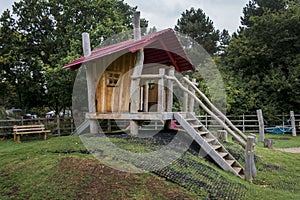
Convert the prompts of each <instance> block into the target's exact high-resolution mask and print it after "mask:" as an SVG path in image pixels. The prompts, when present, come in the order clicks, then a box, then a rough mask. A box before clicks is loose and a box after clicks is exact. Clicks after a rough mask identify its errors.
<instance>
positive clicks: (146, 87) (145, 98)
mask: <svg viewBox="0 0 300 200" xmlns="http://www.w3.org/2000/svg"><path fill="white" fill-rule="evenodd" d="M148 111H149V81H146V84H145V96H144V112H148Z"/></svg>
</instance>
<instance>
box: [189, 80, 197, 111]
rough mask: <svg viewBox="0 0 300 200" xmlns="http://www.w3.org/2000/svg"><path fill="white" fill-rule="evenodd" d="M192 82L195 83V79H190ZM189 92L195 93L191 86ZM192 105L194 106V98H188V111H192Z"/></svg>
mask: <svg viewBox="0 0 300 200" xmlns="http://www.w3.org/2000/svg"><path fill="white" fill-rule="evenodd" d="M192 83H193V84H196V83H197V82H196V79H195V78H193V79H192ZM191 92H192V93H193V95H195V93H196V92H195V90H194V89H193V88H191ZM194 106H195V99H194V98H190V103H189V112H194Z"/></svg>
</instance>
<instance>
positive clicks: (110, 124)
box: [0, 114, 300, 136]
mask: <svg viewBox="0 0 300 200" xmlns="http://www.w3.org/2000/svg"><path fill="white" fill-rule="evenodd" d="M197 117H198V119H199V120H200V121H201V122H202V123H203V124H205V125H206V126H207V127H208V128H215V129H222V128H221V127H220V126H219V125H218V124H217V123H216V121H215V120H213V119H212V118H211V117H210V116H209V115H199V116H197ZM227 117H228V118H229V119H230V120H231V122H232V123H233V124H234V125H235V126H236V127H237V128H238V129H240V130H241V131H242V132H248V133H258V132H259V124H258V119H257V115H240V116H227ZM276 117H278V119H281V120H280V121H281V122H279V124H277V125H280V124H284V123H285V122H286V121H287V120H288V119H290V116H289V115H287V114H285V115H278V116H276ZM295 122H296V127H297V132H298V131H300V128H299V127H300V114H295ZM30 124H44V125H45V127H46V129H48V130H51V132H52V133H53V134H55V135H59V136H60V135H70V134H71V133H73V132H74V130H75V129H76V127H75V125H74V120H73V118H60V117H56V118H38V119H13V120H0V135H2V136H3V135H10V134H12V133H13V131H12V130H13V126H14V125H30ZM126 126H128V121H126V120H118V121H115V120H111V121H103V122H102V123H101V128H102V130H103V131H107V130H110V129H113V130H115V129H124V128H126ZM142 126H143V127H144V128H153V129H161V128H162V127H163V125H162V123H161V122H159V121H153V122H150V124H143V125H142ZM265 127H268V124H267V123H266V124H265Z"/></svg>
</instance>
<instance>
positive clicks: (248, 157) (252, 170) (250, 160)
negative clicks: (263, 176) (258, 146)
mask: <svg viewBox="0 0 300 200" xmlns="http://www.w3.org/2000/svg"><path fill="white" fill-rule="evenodd" d="M254 141H255V138H254V137H252V136H248V137H247V144H246V150H245V179H246V180H247V181H250V182H252V180H253V178H254V177H255V176H256V167H255V163H254Z"/></svg>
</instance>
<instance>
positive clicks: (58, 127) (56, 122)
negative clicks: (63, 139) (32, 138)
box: [0, 117, 75, 136]
mask: <svg viewBox="0 0 300 200" xmlns="http://www.w3.org/2000/svg"><path fill="white" fill-rule="evenodd" d="M33 124H44V125H45V128H46V129H48V130H51V133H52V134H54V135H58V136H61V135H70V134H71V133H72V132H73V131H74V130H75V126H74V120H73V118H71V117H68V118H60V117H55V118H37V119H12V120H0V135H2V136H3V135H11V134H13V126H14V125H33Z"/></svg>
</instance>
